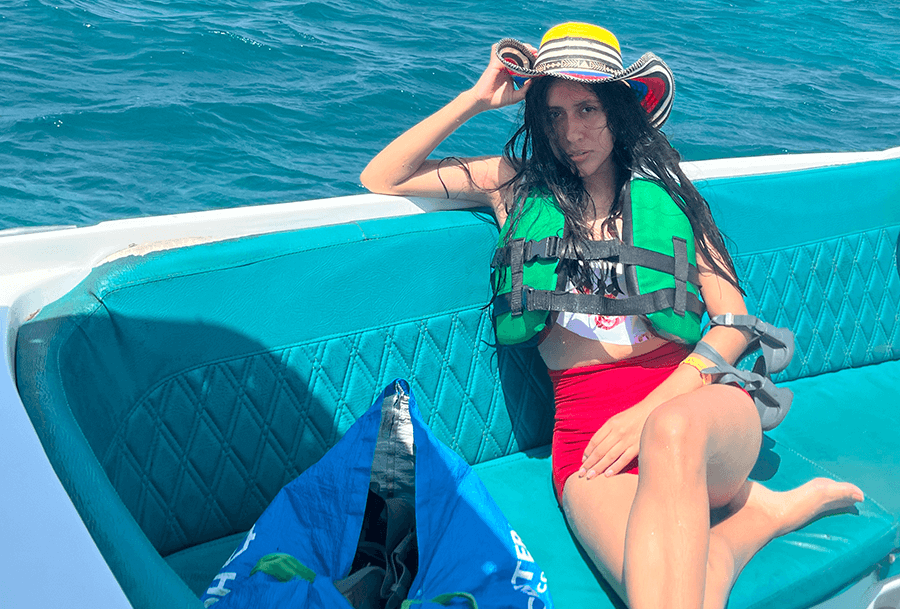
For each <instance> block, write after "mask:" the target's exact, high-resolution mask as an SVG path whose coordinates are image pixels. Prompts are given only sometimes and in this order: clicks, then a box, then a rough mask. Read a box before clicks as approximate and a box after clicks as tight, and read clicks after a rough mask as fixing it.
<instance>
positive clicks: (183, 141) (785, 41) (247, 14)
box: [0, 0, 900, 229]
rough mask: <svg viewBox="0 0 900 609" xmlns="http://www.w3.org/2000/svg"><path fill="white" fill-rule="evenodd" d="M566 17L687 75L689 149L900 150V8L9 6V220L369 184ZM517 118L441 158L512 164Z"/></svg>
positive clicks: (822, 3) (175, 208) (493, 1)
mask: <svg viewBox="0 0 900 609" xmlns="http://www.w3.org/2000/svg"><path fill="white" fill-rule="evenodd" d="M567 20H584V21H592V22H595V23H598V24H601V25H605V26H606V27H608V28H609V29H611V30H612V31H613V32H615V33H616V34H617V35H618V37H619V39H620V40H621V42H622V45H623V53H624V56H625V60H626V64H630V63H631V62H633V61H635V60H636V59H637V58H638V57H639V56H640V55H641V54H642V53H643V52H645V51H653V52H655V53H656V54H657V55H660V56H661V57H662V58H663V59H664V60H665V61H666V62H667V63H668V64H669V65H670V66H671V67H672V69H673V71H674V72H675V75H676V84H677V92H676V101H675V110H674V112H673V114H672V117H671V119H670V120H669V122H668V123H667V125H666V127H665V129H664V130H665V131H666V133H667V134H668V135H669V138H670V140H671V141H672V142H673V144H674V145H675V146H676V148H678V149H679V150H680V151H681V153H682V154H683V156H684V157H685V158H687V159H691V160H696V159H706V158H716V157H726V156H744V155H762V154H773V153H782V152H792V153H793V152H824V151H851V150H856V151H859V150H878V149H884V148H890V147H894V146H900V42H898V41H900V0H732V1H724V0H629V1H627V2H621V1H617V0H608V1H606V2H599V1H584V0H532V1H531V2H519V1H516V2H513V1H510V0H489V1H484V0H481V1H478V0H444V1H439V2H434V1H427V0H425V1H422V0H418V1H400V0H369V1H367V2H359V1H353V2H351V1H349V0H323V1H313V2H305V1H298V0H254V1H243V2H239V1H237V0H215V1H211V0H143V1H140V2H138V1H135V0H116V1H113V0H90V1H88V0H59V1H56V2H49V1H45V0H6V1H4V2H0V229H4V228H9V227H17V226H33V225H44V224H77V225H85V224H93V223H96V222H99V221H103V220H109V219H116V218H126V217H135V216H145V215H156V214H165V213H175V212H184V211H195V210H203V209H215V208H225V207H235V206H242V205H256V204H263V203H276V202H283V201H292V200H301V199H310V198H319V197H331V196H337V195H347V194H358V193H361V192H364V191H363V188H362V187H361V186H360V185H359V181H358V176H359V172H360V171H361V170H362V168H363V167H364V166H365V164H366V162H367V161H368V160H369V159H370V158H371V156H372V155H373V154H375V153H376V152H377V151H378V150H379V149H380V148H381V147H382V146H383V145H384V144H386V143H387V142H388V141H389V140H390V139H391V138H392V137H394V136H395V135H397V134H398V133H399V132H400V131H402V130H403V129H405V128H407V127H409V126H411V125H412V124H414V123H415V122H416V121H417V120H419V119H421V118H423V117H424V116H426V115H428V114H429V113H431V112H433V111H435V110H436V109H438V108H439V107H440V106H441V105H442V104H444V103H445V102H447V101H448V100H449V99H451V98H452V97H453V96H454V95H455V94H456V93H457V92H459V91H460V90H462V89H464V88H466V87H468V86H470V85H471V84H472V83H473V82H474V80H475V79H476V78H477V77H478V75H479V74H480V73H481V70H482V68H483V66H484V64H485V62H486V60H487V54H488V51H489V47H490V45H491V43H493V42H495V41H497V40H498V39H500V38H502V37H505V36H512V37H516V38H519V39H520V40H524V41H528V42H533V43H535V44H536V43H537V42H538V41H539V39H540V37H541V35H542V34H543V32H544V31H545V30H546V29H547V28H548V27H549V26H551V25H553V24H555V23H558V22H561V21H567ZM515 118H516V110H515V109H507V110H504V111H499V112H494V113H491V114H488V115H481V116H478V117H476V118H475V119H473V120H472V121H470V123H468V124H466V125H464V126H463V127H462V128H461V129H460V130H459V131H458V132H457V133H456V134H454V135H453V136H452V137H451V138H450V139H449V140H448V141H446V142H445V143H444V144H443V145H442V146H441V147H440V148H439V149H438V154H439V155H441V156H445V155H450V154H456V155H467V154H487V153H495V152H498V151H499V150H500V148H501V146H502V144H503V142H504V141H505V140H506V138H507V137H508V136H509V134H510V131H511V128H512V125H513V121H514V120H515Z"/></svg>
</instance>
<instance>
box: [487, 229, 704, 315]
mask: <svg viewBox="0 0 900 609" xmlns="http://www.w3.org/2000/svg"><path fill="white" fill-rule="evenodd" d="M560 241H561V240H560V238H559V237H547V238H545V239H541V240H539V241H528V240H525V239H524V238H520V239H513V240H511V241H510V242H509V243H508V244H507V245H505V246H504V247H502V248H498V249H497V251H496V252H495V253H494V259H493V260H492V262H491V267H493V268H497V267H503V266H507V265H508V266H509V269H510V273H511V276H510V288H511V289H510V292H509V294H501V295H499V296H497V298H496V299H495V300H494V316H495V317H496V316H498V315H502V314H504V313H510V314H512V315H513V316H519V315H521V314H522V313H523V311H567V312H570V313H585V314H588V315H610V316H612V315H648V314H650V313H655V312H656V311H662V310H664V309H672V310H673V311H674V312H675V314H676V315H679V316H681V317H684V314H685V312H687V311H690V312H692V313H695V314H697V315H703V312H704V310H705V307H704V306H703V303H702V302H701V301H700V299H699V298H698V297H697V295H696V294H693V293H692V292H689V291H688V290H687V284H688V282H690V283H692V284H693V285H694V286H696V287H697V288H698V289H699V287H700V272H699V271H698V269H697V267H696V266H694V265H692V264H690V262H689V261H688V257H687V241H686V240H684V239H682V238H680V237H672V247H673V253H674V255H673V256H669V255H667V254H662V253H660V252H654V251H652V250H648V249H645V248H642V247H635V246H633V245H628V244H626V243H623V242H622V241H618V240H615V239H606V240H603V241H588V242H587V243H586V244H585V248H584V252H583V254H584V259H585V260H588V261H591V260H606V261H609V262H611V263H620V264H629V265H636V266H643V267H646V268H649V269H653V270H655V271H660V272H662V273H668V274H670V275H672V276H673V277H674V279H675V287H674V288H665V289H662V290H656V291H654V292H650V293H648V294H638V295H634V296H628V297H627V298H622V299H613V298H606V297H604V296H602V295H598V294H569V293H566V292H557V291H551V290H536V289H534V288H532V287H530V286H525V285H523V272H524V265H525V263H526V262H531V261H532V260H535V259H543V260H576V259H577V257H576V256H574V255H572V254H561V253H560V251H559V249H560V247H559V245H560Z"/></svg>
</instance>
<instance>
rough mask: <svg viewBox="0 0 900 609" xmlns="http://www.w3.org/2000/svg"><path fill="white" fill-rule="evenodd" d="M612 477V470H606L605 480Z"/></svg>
mask: <svg viewBox="0 0 900 609" xmlns="http://www.w3.org/2000/svg"><path fill="white" fill-rule="evenodd" d="M612 475H613V470H612V469H608V470H606V477H607V478H609V477H610V476H612Z"/></svg>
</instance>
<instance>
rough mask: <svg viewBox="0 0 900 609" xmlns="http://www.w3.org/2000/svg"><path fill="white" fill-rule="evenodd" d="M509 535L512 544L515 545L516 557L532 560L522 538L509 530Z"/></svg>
mask: <svg viewBox="0 0 900 609" xmlns="http://www.w3.org/2000/svg"><path fill="white" fill-rule="evenodd" d="M509 535H510V537H512V540H513V545H514V546H515V547H516V558H518V559H519V560H527V561H528V562H534V558H532V557H531V553H530V552H529V551H528V549H527V548H526V547H525V543H524V542H523V541H522V538H521V537H519V534H518V533H516V532H515V531H510V532H509Z"/></svg>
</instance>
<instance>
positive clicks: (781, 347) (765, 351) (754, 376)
mask: <svg viewBox="0 0 900 609" xmlns="http://www.w3.org/2000/svg"><path fill="white" fill-rule="evenodd" d="M710 325H712V326H729V327H733V328H739V329H741V330H746V331H748V332H750V333H751V334H752V335H753V339H751V341H750V344H749V345H748V347H747V350H746V351H745V352H744V354H748V353H753V352H754V351H756V350H758V349H761V350H762V355H761V356H760V357H758V358H757V359H756V361H755V362H754V363H753V368H752V369H751V370H743V369H738V368H735V367H734V366H732V365H731V364H729V363H728V362H727V361H725V358H724V357H722V355H721V354H720V353H719V352H718V351H716V350H715V349H714V348H713V347H711V346H710V345H709V344H707V343H705V342H703V341H700V342H699V343H697V344H696V345H695V346H694V353H696V354H697V355H702V356H703V357H705V358H706V359H708V360H709V361H711V362H712V363H713V365H712V366H711V367H709V368H706V369H704V370H703V373H704V374H715V375H719V377H718V378H717V379H716V382H717V383H721V384H728V383H738V384H739V385H741V386H742V387H743V388H744V389H746V390H747V393H749V394H750V397H752V398H753V402H754V403H755V404H756V410H757V412H759V420H760V422H761V423H762V428H763V431H769V430H770V429H773V428H774V427H776V426H777V425H778V424H779V423H781V421H783V420H784V417H785V416H787V413H788V410H790V408H791V402H793V400H794V394H793V393H792V392H791V390H790V389H786V388H784V387H778V386H776V385H775V383H773V382H772V378H771V376H772V375H773V374H777V373H778V372H781V371H782V370H784V369H785V368H787V365H788V364H789V363H790V361H791V357H793V355H794V334H793V333H792V332H791V331H790V330H788V329H787V328H776V327H775V326H773V325H772V324H768V323H766V322H764V321H761V320H760V319H759V318H757V317H754V316H753V315H733V314H731V313H726V314H725V315H716V316H715V317H713V318H712V319H710ZM741 357H744V356H743V355H742V356H741Z"/></svg>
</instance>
